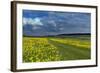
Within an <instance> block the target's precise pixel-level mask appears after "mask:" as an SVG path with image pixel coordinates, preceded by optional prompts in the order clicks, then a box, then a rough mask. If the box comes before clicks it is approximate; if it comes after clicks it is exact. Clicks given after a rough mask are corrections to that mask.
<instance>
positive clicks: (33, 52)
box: [23, 35, 91, 62]
mask: <svg viewBox="0 0 100 73" xmlns="http://www.w3.org/2000/svg"><path fill="white" fill-rule="evenodd" d="M90 58H91V40H90V35H79V36H74V35H73V36H64V37H23V62H49V61H67V60H85V59H90Z"/></svg>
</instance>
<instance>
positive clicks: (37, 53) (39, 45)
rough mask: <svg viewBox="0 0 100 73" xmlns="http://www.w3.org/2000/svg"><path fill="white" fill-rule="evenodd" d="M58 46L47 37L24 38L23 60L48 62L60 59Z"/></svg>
mask: <svg viewBox="0 0 100 73" xmlns="http://www.w3.org/2000/svg"><path fill="white" fill-rule="evenodd" d="M60 57H61V56H60V53H59V51H58V50H57V48H56V47H55V46H54V45H52V44H50V43H49V41H48V40H47V38H35V37H34V38H31V37H30V38H27V37H24V38H23V62H47V61H58V60H60Z"/></svg>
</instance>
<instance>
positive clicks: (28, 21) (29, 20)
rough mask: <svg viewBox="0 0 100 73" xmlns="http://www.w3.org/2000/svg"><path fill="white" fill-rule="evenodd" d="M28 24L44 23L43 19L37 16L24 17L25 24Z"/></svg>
mask: <svg viewBox="0 0 100 73" xmlns="http://www.w3.org/2000/svg"><path fill="white" fill-rule="evenodd" d="M26 24H29V25H33V26H35V25H43V23H42V22H41V19H40V18H38V17H36V18H25V17H24V18H23V25H26Z"/></svg>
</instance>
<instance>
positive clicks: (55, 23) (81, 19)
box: [22, 10, 91, 36]
mask: <svg viewBox="0 0 100 73" xmlns="http://www.w3.org/2000/svg"><path fill="white" fill-rule="evenodd" d="M22 15H23V16H22V18H23V21H22V22H23V35H27V36H45V35H59V34H70V33H90V32H91V31H90V27H91V14H90V13H82V12H81V13H80V12H59V11H39V10H23V14H22Z"/></svg>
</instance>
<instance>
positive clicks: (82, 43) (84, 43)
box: [51, 38, 91, 48]
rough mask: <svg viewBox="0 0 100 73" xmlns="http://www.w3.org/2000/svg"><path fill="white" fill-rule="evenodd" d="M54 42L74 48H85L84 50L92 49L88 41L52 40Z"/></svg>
mask: <svg viewBox="0 0 100 73" xmlns="http://www.w3.org/2000/svg"><path fill="white" fill-rule="evenodd" d="M51 40H53V41H56V42H59V43H62V44H66V45H72V46H76V47H83V48H90V47H91V46H90V44H91V43H90V42H88V41H84V40H83V41H81V40H78V39H70V38H69V39H63V40H62V39H60V38H56V39H53V38H52V39H51Z"/></svg>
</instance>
